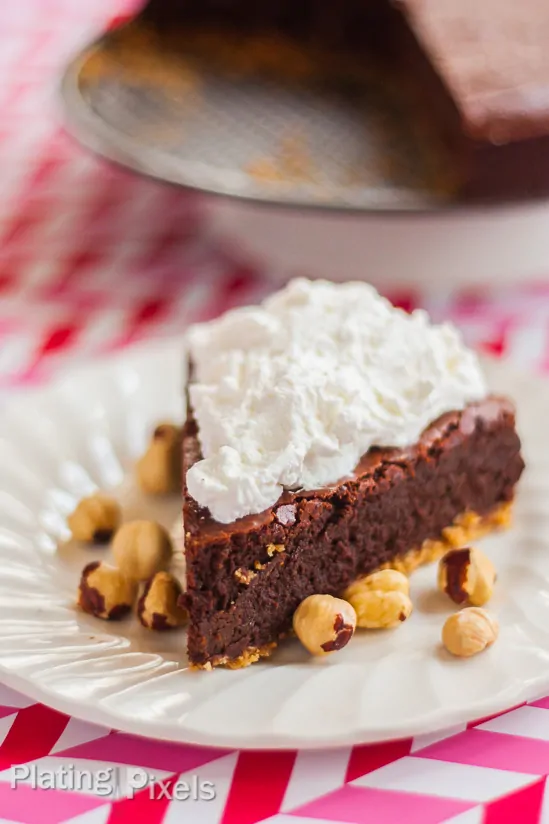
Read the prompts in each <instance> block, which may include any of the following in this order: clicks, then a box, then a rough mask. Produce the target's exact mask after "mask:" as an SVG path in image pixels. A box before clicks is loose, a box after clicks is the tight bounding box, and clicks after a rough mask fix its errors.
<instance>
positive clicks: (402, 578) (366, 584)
mask: <svg viewBox="0 0 549 824" xmlns="http://www.w3.org/2000/svg"><path fill="white" fill-rule="evenodd" d="M365 590H366V591H368V592H372V591H374V592H375V591H378V592H403V593H404V595H409V594H410V581H409V580H408V578H407V577H406V575H404V573H402V572H398V571H397V570H396V569H380V570H379V572H372V574H371V575H366V576H365V577H364V578H359V579H358V580H357V581H355V582H354V584H351V586H350V587H347V589H346V590H345V594H344V596H343V597H344V598H345V600H347V601H348V600H349V598H348V597H347V596H349V595H350V596H352V595H353V593H354V592H363V591H365Z"/></svg>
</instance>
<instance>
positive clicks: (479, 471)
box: [183, 397, 524, 666]
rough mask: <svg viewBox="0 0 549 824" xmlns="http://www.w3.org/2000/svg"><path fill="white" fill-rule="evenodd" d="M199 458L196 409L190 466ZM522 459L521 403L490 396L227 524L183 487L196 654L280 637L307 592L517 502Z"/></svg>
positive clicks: (222, 654)
mask: <svg viewBox="0 0 549 824" xmlns="http://www.w3.org/2000/svg"><path fill="white" fill-rule="evenodd" d="M200 458H201V450H200V442H199V438H198V431H197V425H196V422H195V420H194V417H193V414H192V410H189V415H188V420H187V423H186V426H185V431H184V438H183V462H184V475H186V472H187V470H188V469H189V468H190V466H192V465H193V464H194V463H195V462H196V461H197V460H199V459H200ZM523 468H524V463H523V460H522V457H521V454H520V440H519V437H518V435H517V433H516V430H515V415H514V409H513V406H512V405H511V404H510V402H509V401H507V400H505V399H503V398H498V397H489V398H487V399H486V400H484V401H482V402H480V403H475V404H471V405H469V406H468V407H467V408H466V409H465V410H464V411H462V412H454V413H450V414H447V415H444V416H443V417H442V418H440V419H439V420H438V421H436V422H435V423H433V424H432V425H431V426H430V427H429V428H428V429H427V430H426V431H425V432H424V434H423V436H422V438H421V439H420V441H419V442H418V443H417V444H416V445H414V446H413V447H411V448H409V449H406V450H395V449H377V448H375V449H371V450H370V451H369V452H368V453H367V454H366V455H365V456H364V457H363V459H362V460H361V462H360V464H359V465H358V467H357V468H356V470H355V472H354V474H353V475H352V477H349V478H345V479H342V480H341V481H340V482H339V483H337V484H335V485H334V486H331V487H327V488H324V489H320V490H315V491H307V492H305V491H298V492H289V491H288V492H285V493H284V494H283V496H282V497H281V498H280V500H279V501H278V503H277V504H276V505H275V506H274V507H272V508H271V509H269V510H267V511H266V512H263V513H261V514H260V515H253V516H248V517H246V518H242V519H240V520H239V521H236V522H235V523H233V524H230V525H226V524H219V523H217V522H215V521H213V519H212V518H211V516H210V515H209V512H208V511H207V510H206V509H204V508H201V507H200V506H199V505H198V504H197V503H196V501H194V500H193V499H192V498H191V497H190V496H189V494H188V493H187V490H186V489H185V503H184V520H185V553H186V560H187V593H186V595H185V596H184V601H185V603H184V605H185V607H186V608H187V609H188V610H189V613H190V626H189V633H188V653H189V659H190V661H191V663H193V664H194V665H197V666H204V665H209V664H211V665H216V664H219V663H227V662H231V661H235V660H238V659H240V658H241V657H242V656H244V657H245V656H246V654H247V653H249V652H250V650H261V649H263V648H265V647H267V646H268V645H270V644H272V643H273V642H276V641H277V640H278V639H279V638H281V637H283V636H284V635H285V634H287V633H288V632H289V631H290V629H291V624H292V616H293V613H294V611H295V610H296V608H297V606H298V605H299V604H300V602H301V601H302V600H303V599H304V598H306V597H308V596H309V595H312V594H315V593H323V594H333V595H335V594H338V593H340V592H341V591H342V590H343V589H344V588H346V587H347V586H348V585H349V584H351V583H352V582H353V581H354V580H355V579H356V578H357V577H359V576H360V575H364V574H367V573H369V572H372V571H373V570H375V569H377V568H379V567H380V566H382V565H384V564H387V563H393V562H395V561H398V560H399V559H403V558H405V556H406V555H407V554H408V553H410V552H411V551H413V550H419V549H420V548H421V547H422V546H423V545H424V544H425V542H426V541H429V540H432V541H437V540H439V539H440V537H441V535H442V533H443V530H444V529H445V528H447V527H449V526H450V525H451V524H452V523H454V522H455V521H456V518H459V516H461V515H463V514H465V513H475V515H476V516H480V517H481V518H482V516H488V515H489V514H490V513H491V512H493V511H494V510H496V509H497V508H498V507H500V506H502V505H505V504H507V503H508V502H510V501H511V500H512V498H513V493H514V487H515V484H516V483H517V481H518V479H519V477H520V475H521V473H522V470H523Z"/></svg>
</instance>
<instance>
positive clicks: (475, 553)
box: [438, 547, 496, 607]
mask: <svg viewBox="0 0 549 824" xmlns="http://www.w3.org/2000/svg"><path fill="white" fill-rule="evenodd" d="M495 580H496V571H495V569H494V565H493V564H492V562H491V561H490V559H489V558H487V557H486V555H484V554H483V553H482V552H481V551H480V550H478V549H474V548H469V547H467V548H465V549H453V550H451V551H450V552H448V553H447V554H446V555H445V556H444V557H443V558H442V559H441V561H440V563H439V567H438V587H439V589H440V590H441V591H442V592H445V593H446V595H448V596H449V598H451V599H452V601H453V602H454V603H455V604H466V603H469V604H471V605H472V606H475V607H481V606H483V605H484V604H486V603H487V602H488V601H489V600H490V598H491V597H492V592H493V588H494V582H495Z"/></svg>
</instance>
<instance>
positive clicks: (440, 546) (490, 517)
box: [189, 501, 514, 671]
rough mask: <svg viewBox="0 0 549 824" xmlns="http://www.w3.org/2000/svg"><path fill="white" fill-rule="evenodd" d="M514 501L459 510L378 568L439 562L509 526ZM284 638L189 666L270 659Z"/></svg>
mask: <svg viewBox="0 0 549 824" xmlns="http://www.w3.org/2000/svg"><path fill="white" fill-rule="evenodd" d="M513 503H514V502H513V501H505V502H504V503H500V504H497V505H496V506H495V507H494V508H493V509H492V510H490V512H488V513H487V514H486V515H478V514H477V513H476V512H471V511H469V512H462V513H461V515H458V516H457V518H455V519H454V520H453V522H452V523H451V524H450V525H449V526H447V527H445V528H444V529H443V530H442V535H441V536H440V538H438V539H437V540H433V539H427V540H426V541H424V542H423V544H422V545H421V546H420V547H419V548H415V549H410V550H409V551H408V552H406V553H405V555H403V556H402V557H401V558H396V559H395V560H394V561H391V562H389V563H387V564H383V565H382V566H381V567H379V569H396V570H398V571H399V572H403V573H404V574H406V575H410V574H411V573H412V572H414V571H415V570H416V569H418V568H419V567H421V566H425V565H426V564H431V563H434V562H435V561H439V560H440V559H441V558H442V557H443V556H444V555H445V554H446V553H447V552H449V551H450V550H451V549H459V548H461V547H463V546H465V545H466V544H468V543H471V542H472V541H478V540H479V539H480V538H484V537H486V536H487V535H490V534H491V533H493V532H501V531H503V530H506V529H509V527H510V526H511V522H512V510H513ZM373 571H374V572H375V571H376V570H373ZM284 637H285V636H281V637H280V638H279V639H278V640H277V641H272V642H271V643H269V644H265V645H264V646H262V647H249V648H248V649H246V650H244V652H243V653H242V655H239V656H238V658H232V659H231V658H228V657H227V656H216V657H214V658H212V659H211V660H210V661H207V662H206V663H205V664H190V665H189V668H190V669H192V670H206V671H211V670H213V669H214V668H215V667H226V668H227V669H244V668H245V667H249V666H250V665H251V664H255V663H256V662H257V661H259V660H260V659H261V658H269V657H270V656H271V655H272V654H273V653H274V651H275V649H276V648H277V646H278V644H279V642H280V641H282V640H283V638H284Z"/></svg>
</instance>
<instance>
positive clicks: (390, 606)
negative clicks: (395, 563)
mask: <svg viewBox="0 0 549 824" xmlns="http://www.w3.org/2000/svg"><path fill="white" fill-rule="evenodd" d="M409 592H410V582H409V581H408V578H407V577H406V576H405V575H403V574H402V572H397V571H396V570H394V569H382V570H380V571H379V572H374V573H372V575H368V576H366V577H365V578H359V579H358V581H355V582H354V584H351V586H350V587H347V589H346V590H345V592H344V593H343V597H344V598H345V600H346V601H349V603H350V604H351V606H352V607H353V608H354V610H355V612H356V617H357V626H359V627H361V628H363V629H394V628H395V627H399V626H400V625H401V624H402V623H404V621H406V619H407V618H409V617H410V615H411V613H412V609H413V606H412V602H411V600H410V597H409Z"/></svg>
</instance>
